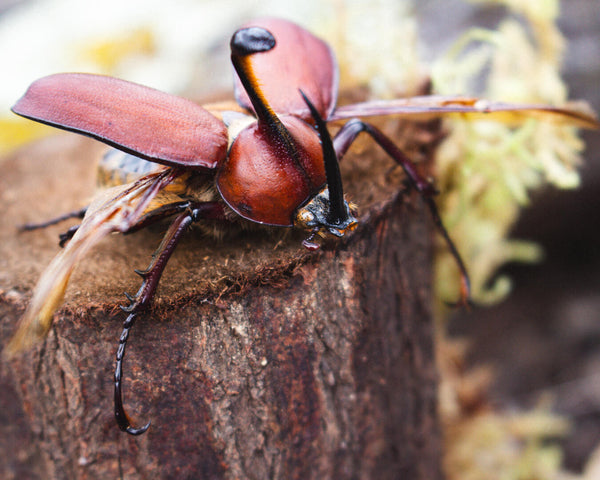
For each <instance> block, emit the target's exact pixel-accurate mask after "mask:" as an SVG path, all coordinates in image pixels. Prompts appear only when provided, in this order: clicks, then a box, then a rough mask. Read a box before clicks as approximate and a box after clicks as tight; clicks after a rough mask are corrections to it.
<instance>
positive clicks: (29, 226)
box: [19, 207, 88, 232]
mask: <svg viewBox="0 0 600 480" xmlns="http://www.w3.org/2000/svg"><path fill="white" fill-rule="evenodd" d="M87 208H88V207H83V208H81V209H79V210H73V211H72V212H67V213H64V214H63V215H59V216H58V217H55V218H51V219H50V220H46V221H45V222H40V223H25V224H23V225H21V226H20V227H19V230H20V231H22V232H25V231H29V230H37V229H38V228H46V227H49V226H51V225H56V224H57V223H60V222H63V221H65V220H68V219H69V218H83V217H84V216H85V212H86V211H87Z"/></svg>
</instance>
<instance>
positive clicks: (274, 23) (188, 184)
mask: <svg viewBox="0 0 600 480" xmlns="http://www.w3.org/2000/svg"><path fill="white" fill-rule="evenodd" d="M231 60H232V63H233V66H234V68H235V71H236V73H237V76H236V81H235V82H236V83H235V96H236V100H237V101H238V104H239V106H240V107H241V108H239V107H238V108H232V109H230V110H225V111H223V110H221V111H215V110H210V109H205V108H203V107H200V106H199V105H197V104H195V103H192V102H190V101H188V100H184V99H182V98H178V97H174V96H172V95H169V94H166V93H162V92H159V91H156V90H153V89H150V88H147V87H143V86H140V85H136V84H132V83H129V82H125V81H122V80H117V79H114V78H109V77H103V76H97V75H87V74H74V73H68V74H58V75H52V76H49V77H45V78H42V79H40V80H38V81H36V82H34V83H33V84H32V85H31V86H30V87H29V89H28V91H27V92H26V93H25V95H24V96H23V97H22V98H21V99H20V100H19V101H18V102H17V104H16V105H15V106H14V107H13V111H14V112H15V113H16V114H18V115H21V116H24V117H27V118H30V119H32V120H35V121H38V122H42V123H46V124H49V125H53V126H55V127H58V128H62V129H66V130H71V131H74V132H77V133H82V134H84V135H88V136H91V137H94V138H96V139H98V140H100V141H102V142H104V143H107V144H109V145H111V146H113V147H116V148H117V149H119V150H122V151H124V152H126V153H128V154H130V155H133V157H131V158H129V159H128V162H129V164H130V165H135V168H139V166H140V165H142V164H143V165H144V167H143V169H145V171H149V173H146V174H145V175H140V176H139V178H137V179H136V180H135V181H133V182H132V183H129V184H126V185H122V186H120V187H115V188H114V189H113V190H111V191H110V193H109V194H104V195H103V196H100V197H99V198H98V199H96V200H94V201H93V202H92V203H91V205H90V206H89V207H88V208H87V209H86V210H85V212H83V211H82V212H80V213H81V214H82V215H83V213H85V216H84V217H83V221H82V222H81V225H79V226H78V227H76V228H73V229H71V230H69V232H67V234H65V235H64V236H63V237H62V239H61V243H63V244H66V247H65V248H64V250H62V251H61V253H60V254H59V255H58V256H57V257H56V258H55V259H54V261H53V262H52V263H51V264H50V266H49V267H48V269H47V270H46V271H45V272H44V274H43V275H42V278H41V279H40V281H39V283H38V285H37V287H36V290H35V293H34V296H33V298H32V301H31V304H30V306H29V307H28V309H27V311H26V313H25V315H24V316H23V318H22V320H21V322H20V324H19V328H18V331H17V333H16V334H15V336H14V337H13V339H12V341H11V343H10V344H9V345H8V346H7V349H6V350H5V351H6V352H7V353H8V354H14V353H15V352H17V351H20V350H22V349H23V348H26V347H27V346H29V345H30V344H32V343H33V342H34V341H36V340H38V339H40V338H43V337H44V336H45V335H46V333H47V332H48V329H49V328H50V325H51V322H52V316H53V313H54V311H55V310H56V308H57V307H58V306H59V304H60V302H61V301H62V298H63V296H64V291H65V289H66V285H67V282H68V279H69V276H70V273H71V271H72V269H73V266H74V265H75V263H76V262H77V260H78V259H79V258H80V257H81V255H83V254H84V253H85V252H86V251H87V250H88V249H89V248H90V247H91V246H93V245H94V244H96V243H97V242H98V240H99V239H101V238H102V237H104V236H105V235H107V234H108V233H110V232H122V233H129V232H132V231H135V230H139V229H140V228H143V227H145V226H147V225H150V224H152V223H155V222H157V221H160V220H163V219H165V218H169V217H174V220H173V221H172V223H171V226H170V227H169V229H168V231H167V233H166V234H165V236H164V239H163V241H162V242H161V244H160V246H159V247H158V250H157V252H156V253H155V255H154V256H153V259H152V261H151V263H150V265H149V266H148V268H147V269H146V270H144V271H137V273H139V275H140V276H141V277H142V279H143V282H142V285H141V287H140V289H139V290H138V292H137V294H136V295H135V296H128V299H129V300H130V304H129V306H127V307H123V310H125V311H126V312H127V313H128V316H127V319H126V320H125V322H124V328H123V333H122V334H121V337H120V340H119V349H118V352H117V357H116V369H115V416H116V419H117V423H118V425H119V427H120V428H121V429H122V430H124V431H126V432H128V433H131V434H134V435H137V434H140V433H143V432H144V431H146V429H147V428H148V426H149V424H147V425H145V426H143V427H141V428H136V427H134V426H132V422H131V420H130V419H129V417H128V415H127V414H126V412H125V410H124V408H123V402H122V396H121V381H122V367H123V357H124V353H125V345H126V342H127V338H128V335H129V331H130V329H131V327H132V325H133V323H134V321H135V319H136V317H137V316H138V315H139V314H140V313H141V312H143V311H144V310H145V309H146V308H147V307H148V306H149V304H150V303H151V301H152V298H153V297H154V293H155V291H156V288H157V285H158V282H159V279H160V277H161V274H162V272H163V270H164V267H165V265H166V264H167V262H168V260H169V257H170V256H171V254H172V253H173V251H174V249H175V247H176V245H177V242H178V241H179V239H180V238H181V236H182V235H183V234H184V232H185V231H186V230H187V228H188V227H189V225H190V224H192V223H194V222H198V221H210V220H219V221H226V222H241V223H243V222H248V221H249V222H253V223H258V224H265V225H271V226H281V227H292V226H295V227H300V228H303V229H305V230H307V231H308V232H309V235H308V237H307V239H306V240H305V241H304V245H305V246H306V247H307V248H310V249H315V248H318V246H319V243H318V241H317V239H318V238H336V237H342V236H344V235H345V234H346V233H347V232H349V231H351V230H352V229H353V228H354V227H355V226H356V223H357V220H356V219H355V217H354V216H353V212H352V208H351V207H350V206H349V205H348V203H347V202H346V201H345V200H344V196H343V191H342V182H341V177H340V172H339V166H338V160H340V159H341V158H342V157H343V155H344V154H345V153H346V151H347V150H348V149H349V147H350V145H351V144H352V142H353V141H354V140H355V138H356V137H357V136H358V135H359V134H360V133H361V132H366V133H368V134H369V135H370V136H371V137H372V138H373V139H374V140H375V141H376V143H377V144H378V145H380V146H381V147H382V148H383V149H384V150H385V151H386V152H387V153H388V154H389V155H390V156H391V157H392V158H393V159H394V160H395V161H396V162H397V163H398V164H399V165H400V166H401V167H402V168H403V169H404V171H405V173H406V175H407V177H408V181H409V182H410V184H411V185H412V186H413V187H414V188H416V190H417V191H419V192H420V193H421V194H422V195H423V197H424V198H425V200H426V202H427V204H428V206H429V209H430V211H431V213H432V216H433V218H434V221H435V223H436V225H437V227H438V229H439V231H440V233H441V234H442V235H443V236H444V238H445V240H446V242H447V244H448V246H449V248H450V249H451V251H452V253H453V255H454V257H455V258H456V261H457V263H458V265H459V268H460V271H461V279H462V283H461V285H462V288H461V297H462V298H461V302H463V303H464V302H466V301H467V300H468V296H469V284H468V276H467V272H466V269H465V267H464V265H463V262H462V260H461V258H460V256H459V254H458V252H457V250H456V248H455V246H454V244H453V243H452V241H451V239H450V238H449V236H448V234H447V232H446V230H445V228H444V227H443V225H442V223H441V220H440V219H439V216H438V212H437V209H436V206H435V203H434V201H433V199H432V197H433V195H434V194H435V189H434V188H433V186H432V184H431V183H430V182H429V181H428V180H426V179H425V178H423V177H422V176H421V175H420V174H419V173H418V170H417V168H416V167H415V165H414V164H413V163H412V162H411V161H410V160H409V159H408V158H407V157H406V156H405V155H404V154H403V153H402V152H401V151H400V150H399V149H398V148H397V147H396V146H395V145H394V143H393V142H392V140H391V139H390V138H389V137H387V136H386V135H384V134H383V133H382V132H381V131H380V130H379V129H377V128H376V127H375V126H373V125H371V124H369V123H366V122H364V121H362V120H359V119H358V118H356V117H367V116H377V115H391V114H396V115H412V114H419V113H427V114H444V113H451V112H452V113H456V112H459V113H493V112H498V111H502V112H506V111H514V112H527V113H536V112H537V113H552V114H557V115H560V116H563V117H565V118H566V119H567V120H569V121H571V122H572V123H575V124H578V125H580V126H584V127H592V128H596V127H597V126H598V124H597V122H596V120H595V119H594V118H592V117H590V116H588V115H586V114H584V113H580V112H578V111H575V110H570V109H561V108H555V107H549V106H543V105H512V104H504V103H493V102H482V101H480V100H478V99H476V98H466V97H436V96H427V97H418V98H412V99H404V100H393V101H386V102H377V101H373V102H365V103H359V104H354V105H349V106H345V107H339V108H336V98H337V82H338V79H337V67H336V63H335V59H334V56H333V53H332V52H331V50H330V48H329V47H328V46H327V44H326V43H324V42H323V41H322V40H320V39H318V38H317V37H315V36H313V35H312V34H311V33H309V32H307V31H306V30H304V29H302V28H301V27H299V26H297V25H295V24H293V23H290V22H288V21H285V20H280V19H261V20H257V21H254V22H252V23H251V24H249V25H247V26H245V27H244V28H242V29H240V30H238V31H236V32H235V33H234V35H233V37H232V39H231ZM346 119H351V120H350V121H348V122H347V123H345V124H344V125H343V126H342V127H341V129H340V130H339V131H338V133H337V134H336V136H335V138H334V139H333V140H332V139H331V138H330V136H329V133H328V131H327V127H326V123H325V122H327V121H337V120H346ZM144 159H145V160H144ZM147 161H149V162H147ZM121 166H122V167H124V164H123V165H121ZM148 166H149V168H148ZM124 168H125V167H124ZM165 192H168V195H166V194H165ZM173 199H176V200H173ZM61 218H64V217H61ZM49 223H51V222H46V223H45V224H40V225H38V226H43V225H48V224H49Z"/></svg>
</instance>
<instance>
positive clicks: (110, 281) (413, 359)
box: [0, 123, 441, 479]
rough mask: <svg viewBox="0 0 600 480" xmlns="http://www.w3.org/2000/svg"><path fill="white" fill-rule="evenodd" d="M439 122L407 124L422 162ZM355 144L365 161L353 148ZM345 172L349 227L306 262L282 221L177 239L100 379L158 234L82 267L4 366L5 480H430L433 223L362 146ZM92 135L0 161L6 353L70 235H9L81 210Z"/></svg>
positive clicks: (434, 435)
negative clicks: (38, 329)
mask: <svg viewBox="0 0 600 480" xmlns="http://www.w3.org/2000/svg"><path fill="white" fill-rule="evenodd" d="M436 129H437V125H436V124H435V123H434V124H431V125H428V128H427V129H418V128H412V127H410V126H409V127H408V128H403V129H402V130H403V131H404V132H405V139H411V140H410V141H408V140H406V141H403V140H402V139H401V140H400V141H401V143H403V144H404V147H405V148H406V149H407V150H409V151H411V150H412V151H415V152H416V151H419V152H420V155H421V156H422V157H427V156H428V155H429V153H430V150H431V149H432V148H433V146H434V144H435V140H436V139H437V138H438V133H437V130H436ZM357 150H361V145H359V146H358V149H357ZM362 150H363V151H362V153H360V154H357V155H350V156H349V158H348V159H347V160H345V161H344V165H343V171H344V172H345V173H344V177H345V178H344V179H345V182H346V190H347V193H348V196H349V198H350V199H351V200H353V201H355V202H357V203H358V205H359V209H360V221H361V226H360V227H359V228H358V229H357V230H356V231H355V232H354V233H353V234H352V235H351V237H350V238H349V239H347V240H345V241H343V242H340V243H339V244H337V245H329V246H326V247H324V248H323V249H322V250H321V251H318V252H315V253H309V252H308V251H306V250H304V249H303V248H302V246H301V240H302V238H303V234H298V233H294V232H291V231H288V230H286V229H279V230H277V231H276V232H275V233H274V235H267V234H265V232H254V233H251V234H244V235H243V236H237V237H234V238H226V239H223V240H218V241H217V240H215V239H213V238H209V237H203V236H201V235H198V234H195V232H193V231H192V232H190V233H189V234H188V235H187V237H186V238H185V239H184V240H183V242H182V243H181V244H180V245H179V246H178V249H177V251H176V252H175V254H174V256H173V258H172V260H171V261H170V263H169V265H168V267H167V269H166V271H165V274H164V276H163V279H162V282H161V285H160V287H159V290H158V295H157V298H156V299H155V303H154V308H153V309H152V310H151V311H150V312H149V313H148V314H147V315H146V316H144V317H142V318H141V319H140V320H138V322H137V324H136V326H135V327H134V330H133V332H132V336H131V338H130V341H129V348H128V352H127V356H126V359H125V386H124V396H125V404H126V407H127V408H128V410H129V412H130V413H131V414H133V416H134V417H135V419H136V421H137V422H138V423H140V424H141V423H142V422H145V421H147V420H149V419H150V420H152V426H151V427H150V429H149V431H148V432H147V433H146V434H145V435H142V436H140V437H130V436H128V435H126V434H123V433H121V432H120V431H119V430H118V428H117V426H116V424H115V421H114V418H113V414H112V372H113V368H114V355H115V350H116V346H117V339H118V336H119V334H120V332H121V322H122V321H123V319H124V318H123V314H122V313H121V312H120V311H119V310H118V308H117V306H118V305H119V304H122V303H126V301H125V299H124V297H123V295H122V292H123V291H128V292H130V293H135V291H137V288H138V286H139V278H138V277H137V276H136V275H135V274H134V273H133V269H134V268H143V267H145V266H146V265H147V264H148V261H149V259H150V255H151V253H152V252H153V250H154V248H155V247H156V246H157V245H158V243H159V241H160V237H161V229H160V228H159V229H155V230H147V231H141V232H138V233H135V234H133V235H128V236H122V235H115V236H112V237H111V238H109V239H107V240H106V241H104V242H102V243H101V244H100V245H99V246H98V247H97V248H95V249H94V251H93V252H92V253H91V254H90V255H88V257H87V258H86V259H85V260H84V261H83V262H82V264H81V265H80V266H79V267H78V269H77V270H76V272H75V274H74V276H73V278H72V281H71V285H70V287H69V289H68V291H67V297H66V302H65V305H64V307H63V308H62V309H61V310H60V311H59V313H58V314H57V316H56V319H55V323H54V326H53V328H52V329H51V332H50V335H49V337H48V339H47V340H46V341H45V342H44V343H43V344H42V345H40V346H39V347H38V348H36V349H34V350H33V351H30V352H25V353H24V354H23V355H22V356H20V357H19V358H17V359H15V360H12V361H11V362H8V363H7V362H5V361H3V363H2V364H1V368H0V385H1V387H2V391H3V392H5V393H4V394H3V395H2V405H3V406H4V407H5V408H3V409H2V410H1V412H0V415H2V418H0V429H1V435H0V459H2V460H0V476H2V478H7V479H10V478H44V479H46V478H50V479H55V478H56V479H62V478H68V479H74V478H86V479H87V478H89V479H95V478H118V477H119V475H121V474H122V475H123V477H124V478H127V479H136V478H256V479H263V478H282V479H291V478H303V479H306V478H318V479H326V478H335V479H342V478H381V479H385V478H390V479H395V478H410V479H419V478H422V479H436V478H440V477H441V473H440V456H441V454H440V432H439V428H438V422H437V416H436V382H437V377H436V371H435V363H434V354H433V340H432V336H433V332H432V330H433V326H432V320H431V250H432V247H431V222H430V220H429V217H428V216H427V214H426V212H425V210H424V208H423V203H422V201H421V200H420V199H419V197H418V196H417V195H415V194H414V193H407V192H403V190H402V175H401V172H399V171H398V170H399V169H397V168H395V169H394V168H393V167H394V165H393V163H392V162H391V161H389V160H387V159H385V158H384V157H383V155H381V154H380V153H379V152H378V151H377V150H376V149H372V148H370V147H366V148H365V146H364V145H362ZM99 151H100V147H99V145H98V144H97V143H95V142H91V141H89V140H85V139H81V138H79V137H76V136H74V135H70V134H62V135H57V136H53V137H49V138H47V139H45V140H42V141H40V142H38V143H36V144H33V145H30V146H28V147H26V148H24V149H22V150H20V151H19V152H17V153H15V154H13V155H11V156H9V157H6V158H4V159H2V160H0V162H2V163H1V164H0V165H1V166H2V170H3V176H2V178H1V179H0V192H1V198H0V201H1V208H2V212H3V215H2V218H1V222H2V223H1V228H0V240H1V244H0V252H1V253H0V261H1V262H2V264H1V266H0V290H1V295H0V313H1V315H2V317H1V330H0V341H1V342H2V345H4V344H6V342H7V341H8V339H9V338H10V335H11V334H12V333H13V332H14V329H15V325H16V322H17V320H18V318H19V317H20V315H21V314H22V313H23V311H24V308H25V306H26V303H27V301H28V299H29V298H30V297H31V291H32V288H33V286H34V285H35V282H36V280H37V278H38V276H39V274H40V273H41V271H42V270H43V268H44V267H45V266H46V265H47V264H48V262H49V261H50V259H51V258H52V257H53V255H54V254H55V253H56V252H57V251H58V246H57V235H58V233H60V232H62V231H64V230H65V229H66V228H67V227H68V225H59V226H53V227H50V228H47V229H45V230H40V231H35V232H27V233H18V232H17V226H18V225H19V224H22V223H24V222H32V221H40V220H44V219H47V218H50V217H52V216H55V215H57V214H59V213H62V212H65V211H69V210H73V209H75V208H79V207H81V206H83V205H85V204H86V202H87V200H88V199H89V197H90V196H91V195H92V194H93V190H94V168H95V167H94V162H93V161H92V158H93V157H94V156H96V155H97V154H98V152H99Z"/></svg>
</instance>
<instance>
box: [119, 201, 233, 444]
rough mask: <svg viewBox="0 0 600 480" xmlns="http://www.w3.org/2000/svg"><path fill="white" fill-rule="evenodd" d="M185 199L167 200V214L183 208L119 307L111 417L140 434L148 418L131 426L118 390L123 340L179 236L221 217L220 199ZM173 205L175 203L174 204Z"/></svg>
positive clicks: (148, 299)
mask: <svg viewBox="0 0 600 480" xmlns="http://www.w3.org/2000/svg"><path fill="white" fill-rule="evenodd" d="M185 203H186V205H185V208H182V207H183V205H182V204H179V203H178V204H171V206H172V210H171V214H173V213H175V212H176V211H177V210H178V209H183V212H180V213H179V215H177V217H176V218H175V220H173V223H172V224H171V226H170V227H169V229H168V230H167V233H166V234H165V236H164V237H163V239H162V241H161V243H160V245H159V246H158V249H157V250H156V252H155V253H154V255H152V261H151V262H150V265H149V266H148V268H147V269H146V270H143V271H140V270H136V273H137V274H138V275H140V276H141V277H142V280H143V281H142V285H141V286H140V288H139V290H138V292H137V294H136V295H135V296H130V295H127V298H128V299H129V300H130V304H129V305H128V306H126V307H124V306H122V307H121V308H122V309H123V310H124V311H125V312H126V313H128V315H127V319H126V320H125V322H123V332H122V333H121V336H120V338H119V348H118V350H117V355H116V367H115V375H114V382H115V388H114V408H115V419H116V421H117V424H118V425H119V428H120V429H121V430H123V431H125V432H127V433H130V434H132V435H140V434H142V433H144V432H145V431H146V430H147V429H148V427H149V426H150V422H148V423H147V424H146V425H144V426H143V427H134V426H133V425H132V421H131V419H130V417H129V415H127V413H126V412H125V409H124V407H123V396H122V392H121V386H122V378H123V359H124V356H125V346H126V344H127V339H128V338H129V332H130V331H131V328H132V327H133V324H134V323H135V320H136V318H137V317H138V315H139V314H140V313H142V312H143V311H144V310H146V309H147V308H148V306H149V305H150V303H151V302H152V299H153V298H154V294H155V293H156V288H157V287H158V282H159V281H160V277H161V275H162V273H163V270H164V269H165V266H166V265H167V263H168V261H169V258H170V257H171V254H172V253H173V252H174V251H175V247H176V246H177V244H178V242H179V240H180V239H181V237H182V236H183V234H184V233H185V232H186V230H187V229H188V227H189V226H190V225H191V224H192V223H193V222H195V221H197V220H201V219H206V218H214V219H224V218H225V217H224V210H223V205H222V204H220V203H217V202H205V203H190V202H185ZM175 205H177V207H176V206H175ZM163 213H164V212H163ZM164 216H166V215H163V216H160V215H156V216H154V217H152V219H153V220H155V221H158V220H160V219H162V218H164ZM159 217H160V218H159ZM143 219H144V217H142V220H141V221H142V222H143V221H144V220H143ZM147 224H148V222H147V221H146V222H145V223H144V225H143V226H146V225H147ZM137 226H138V224H135V225H134V226H133V227H132V229H136V227H137ZM140 228H141V227H140ZM128 231H130V230H128Z"/></svg>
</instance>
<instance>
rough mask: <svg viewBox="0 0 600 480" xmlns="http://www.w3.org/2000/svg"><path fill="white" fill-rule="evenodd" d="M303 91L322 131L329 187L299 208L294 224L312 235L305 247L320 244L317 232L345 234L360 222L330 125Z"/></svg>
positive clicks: (328, 235) (337, 235) (327, 234)
mask: <svg viewBox="0 0 600 480" xmlns="http://www.w3.org/2000/svg"><path fill="white" fill-rule="evenodd" d="M300 94H301V95H302V98H304V101H305V102H306V105H308V108H309V109H310V113H311V116H312V118H313V120H314V122H315V127H316V129H317V131H318V132H319V137H320V139H321V149H322V151H323V162H324V163H325V174H326V176H327V186H326V187H325V188H324V189H323V190H321V191H320V192H319V193H318V194H317V195H315V196H314V197H313V198H311V199H310V200H309V201H308V203H306V204H305V205H304V206H302V207H301V208H299V209H298V211H297V212H296V217H295V219H294V225H295V226H297V227H300V228H304V229H307V230H310V231H311V235H310V237H309V238H307V239H306V240H305V241H304V246H305V247H306V248H308V249H316V248H318V244H315V243H314V242H313V239H314V237H315V236H316V235H319V236H320V237H322V238H332V237H338V238H339V237H343V236H344V235H345V234H346V232H349V231H352V230H354V229H355V228H356V226H357V225H358V222H357V220H356V218H355V217H354V215H353V213H354V211H355V206H354V205H353V204H348V202H346V200H345V199H344V191H343V187H342V177H341V174H340V167H339V165H338V159H337V155H336V153H335V149H334V147H333V142H332V141H331V136H330V135H329V131H328V130H327V125H326V123H325V121H324V120H323V118H322V117H321V115H320V114H319V112H318V111H317V109H316V108H315V106H314V105H313V104H312V103H311V101H310V100H309V99H308V97H307V96H306V95H305V94H304V92H302V90H300Z"/></svg>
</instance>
